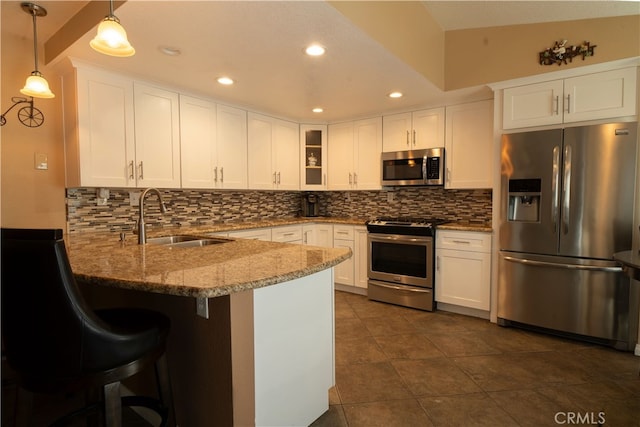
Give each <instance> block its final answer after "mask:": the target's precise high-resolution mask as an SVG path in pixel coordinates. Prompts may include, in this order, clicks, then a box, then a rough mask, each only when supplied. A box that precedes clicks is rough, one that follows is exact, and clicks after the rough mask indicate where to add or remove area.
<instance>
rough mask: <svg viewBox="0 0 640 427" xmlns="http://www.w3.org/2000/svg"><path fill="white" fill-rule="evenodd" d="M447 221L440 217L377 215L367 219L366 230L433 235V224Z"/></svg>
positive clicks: (384, 232)
mask: <svg viewBox="0 0 640 427" xmlns="http://www.w3.org/2000/svg"><path fill="white" fill-rule="evenodd" d="M447 222H449V221H447V220H445V219H441V218H413V217H379V218H376V219H372V220H370V221H367V230H368V231H369V232H372V233H383V234H415V235H420V236H422V235H429V236H430V235H433V233H434V231H435V226H437V225H440V224H445V223H447Z"/></svg>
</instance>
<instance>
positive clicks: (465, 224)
mask: <svg viewBox="0 0 640 427" xmlns="http://www.w3.org/2000/svg"><path fill="white" fill-rule="evenodd" d="M369 219H371V218H353V217H330V216H316V217H290V218H265V219H259V220H256V221H242V222H229V223H222V224H207V225H200V226H191V225H189V226H183V227H175V228H172V229H173V230H176V233H182V232H185V233H222V232H227V231H236V230H247V229H250V228H266V227H279V226H284V225H296V224H311V223H325V224H345V225H361V226H364V225H365V223H366V222H367V221H368V220H369ZM438 228H439V229H441V230H459V231H478V232H486V233H490V232H492V231H493V228H492V227H491V223H485V222H483V223H478V222H470V221H452V222H449V223H446V224H441V225H438ZM180 230H183V231H180Z"/></svg>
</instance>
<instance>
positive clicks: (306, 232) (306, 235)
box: [302, 224, 333, 248]
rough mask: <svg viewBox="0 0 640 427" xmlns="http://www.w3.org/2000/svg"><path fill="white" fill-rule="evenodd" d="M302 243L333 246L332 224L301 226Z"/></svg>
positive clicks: (326, 246)
mask: <svg viewBox="0 0 640 427" xmlns="http://www.w3.org/2000/svg"><path fill="white" fill-rule="evenodd" d="M302 244H304V245H312V246H323V247H325V248H332V247H333V225H331V224H306V225H303V226H302Z"/></svg>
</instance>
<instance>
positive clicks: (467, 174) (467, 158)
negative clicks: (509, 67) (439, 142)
mask: <svg viewBox="0 0 640 427" xmlns="http://www.w3.org/2000/svg"><path fill="white" fill-rule="evenodd" d="M492 147H493V101H492V100H487V101H479V102H471V103H468V104H461V105H454V106H452V107H447V123H446V141H445V154H444V156H445V164H446V171H445V188H449V189H453V188H491V187H492V183H493V179H492V176H493V148H492Z"/></svg>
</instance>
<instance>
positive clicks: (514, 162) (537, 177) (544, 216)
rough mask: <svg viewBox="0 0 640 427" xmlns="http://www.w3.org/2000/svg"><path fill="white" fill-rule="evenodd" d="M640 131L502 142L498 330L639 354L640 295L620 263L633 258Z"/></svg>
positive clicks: (591, 131)
mask: <svg viewBox="0 0 640 427" xmlns="http://www.w3.org/2000/svg"><path fill="white" fill-rule="evenodd" d="M636 145H637V123H635V122H633V123H612V124H605V125H594V126H582V127H571V128H565V129H552V130H544V131H533V132H526V133H514V134H505V135H503V137H502V147H501V148H502V152H501V157H502V162H501V163H502V165H501V167H502V187H501V188H502V190H501V195H500V200H501V208H500V209H501V211H500V218H501V221H500V261H499V278H498V323H499V324H501V325H503V326H505V325H516V326H518V325H519V326H528V327H531V326H532V327H536V328H542V329H546V330H547V331H548V332H556V333H558V332H559V333H568V334H572V335H574V336H576V337H578V338H583V339H589V340H593V341H597V342H601V343H603V344H608V345H611V346H613V347H616V348H618V349H623V350H631V349H632V348H633V347H634V346H635V343H636V341H637V328H638V301H639V299H640V295H639V294H638V290H637V289H636V288H630V283H629V282H630V281H629V279H628V278H627V277H626V276H625V275H624V274H623V273H622V271H621V268H620V266H619V265H617V264H616V262H614V261H613V260H612V256H613V254H614V252H618V251H623V250H629V249H631V236H632V227H633V205H634V197H636V193H637V192H638V191H639V189H636V188H635V185H634V183H635V173H636V157H637V154H636Z"/></svg>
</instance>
